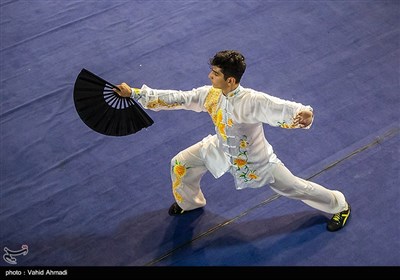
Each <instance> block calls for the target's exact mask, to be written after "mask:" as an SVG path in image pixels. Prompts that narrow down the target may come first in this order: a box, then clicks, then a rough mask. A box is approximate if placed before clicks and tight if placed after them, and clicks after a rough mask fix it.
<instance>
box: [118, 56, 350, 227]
mask: <svg viewBox="0 0 400 280" xmlns="http://www.w3.org/2000/svg"><path fill="white" fill-rule="evenodd" d="M210 66H211V72H210V73H209V75H208V77H209V79H210V80H211V84H212V86H203V87H199V88H196V89H193V90H191V91H177V90H157V89H152V88H150V87H148V86H146V85H143V86H142V88H141V89H138V88H131V87H130V86H129V85H128V84H126V83H122V84H120V85H118V89H115V92H117V93H118V94H119V95H120V96H123V97H131V98H134V99H135V100H137V101H138V102H140V103H141V104H142V105H143V107H145V108H147V109H151V110H154V111H158V110H174V109H186V110H193V111H196V112H202V111H204V112H208V113H209V114H210V116H211V118H212V120H213V123H214V125H215V131H216V134H215V135H213V136H211V135H209V136H207V137H206V138H204V139H203V140H201V141H200V142H198V143H197V144H194V145H193V146H191V147H189V148H187V149H185V150H183V151H181V152H180V153H178V154H177V155H176V156H175V157H174V158H173V159H172V160H171V179H172V192H173V195H174V197H175V203H173V204H172V205H171V207H170V208H169V214H170V215H181V214H183V213H185V212H187V211H190V210H193V209H196V208H200V207H203V206H205V205H206V199H205V197H204V195H203V193H202V191H201V188H200V180H201V178H202V177H203V175H204V174H205V173H206V172H207V171H209V172H211V173H212V175H213V176H214V177H215V178H218V177H220V176H222V175H223V174H224V173H225V172H228V171H229V172H230V173H231V174H232V175H233V177H234V181H235V187H236V189H243V188H249V187H250V188H258V187H262V186H265V185H267V184H268V185H269V186H270V187H271V188H272V189H273V190H274V191H275V192H277V193H279V194H281V195H283V196H286V197H289V198H293V199H298V200H301V201H303V202H304V203H306V204H307V205H309V206H311V207H313V208H315V209H318V210H321V211H324V212H326V213H331V214H334V215H333V217H332V219H331V220H329V221H328V224H327V229H328V230H329V231H337V230H339V229H341V228H343V227H344V225H345V224H346V221H347V219H348V217H349V215H350V205H349V204H348V203H347V202H346V199H345V197H344V195H343V194H342V193H341V192H339V191H336V190H329V189H326V188H325V187H323V186H321V185H318V184H316V183H313V182H310V181H307V180H304V179H301V178H299V177H296V176H294V175H293V174H292V173H291V172H290V171H289V170H288V169H287V168H286V167H285V166H284V165H283V163H282V162H281V161H280V160H279V159H278V158H277V156H276V155H275V153H274V152H273V149H272V146H271V145H270V144H269V143H268V141H267V140H266V138H265V135H264V130H263V123H267V124H269V125H271V126H279V127H282V128H288V129H293V128H303V129H308V128H310V126H311V124H312V122H313V118H314V115H313V110H312V108H311V107H310V106H304V105H302V104H300V103H295V102H291V101H287V100H282V99H279V98H276V97H273V96H270V95H268V94H265V93H262V92H258V91H255V90H253V89H248V88H244V87H242V86H241V85H240V79H241V77H242V75H243V73H244V72H245V70H246V62H245V58H244V57H243V55H242V54H241V53H239V52H237V51H232V50H225V51H220V52H218V53H217V54H215V56H214V57H213V58H211V59H210Z"/></svg>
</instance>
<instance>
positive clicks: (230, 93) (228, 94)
mask: <svg viewBox="0 0 400 280" xmlns="http://www.w3.org/2000/svg"><path fill="white" fill-rule="evenodd" d="M241 89H242V86H241V85H239V86H238V87H237V88H236V89H234V90H232V91H230V92H228V93H227V94H226V98H233V97H235V96H236V94H238V93H239V91H240V90H241Z"/></svg>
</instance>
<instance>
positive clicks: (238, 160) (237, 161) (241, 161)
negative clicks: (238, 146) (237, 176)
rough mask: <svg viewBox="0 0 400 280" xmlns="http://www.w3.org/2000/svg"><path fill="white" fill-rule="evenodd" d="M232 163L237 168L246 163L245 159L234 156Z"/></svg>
mask: <svg viewBox="0 0 400 280" xmlns="http://www.w3.org/2000/svg"><path fill="white" fill-rule="evenodd" d="M233 164H234V165H236V166H237V167H238V169H240V168H242V167H243V166H245V165H246V164H247V160H245V159H242V158H235V159H234V161H233Z"/></svg>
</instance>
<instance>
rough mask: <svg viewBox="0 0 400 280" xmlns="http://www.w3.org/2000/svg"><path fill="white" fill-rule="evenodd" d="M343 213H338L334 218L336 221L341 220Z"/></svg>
mask: <svg viewBox="0 0 400 280" xmlns="http://www.w3.org/2000/svg"><path fill="white" fill-rule="evenodd" d="M340 214H341V213H336V214H335V215H334V216H333V217H332V220H334V221H336V222H340V218H342V216H341V215H340Z"/></svg>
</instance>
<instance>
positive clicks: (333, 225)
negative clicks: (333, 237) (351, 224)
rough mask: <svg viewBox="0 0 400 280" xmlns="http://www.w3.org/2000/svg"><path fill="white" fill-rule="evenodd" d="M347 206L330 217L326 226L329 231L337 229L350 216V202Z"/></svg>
mask: <svg viewBox="0 0 400 280" xmlns="http://www.w3.org/2000/svg"><path fill="white" fill-rule="evenodd" d="M348 207H349V208H348V209H347V210H345V211H342V212H340V213H336V214H335V215H333V217H332V219H330V220H329V222H328V224H327V227H326V228H327V229H328V230H329V231H337V230H339V229H341V228H343V227H344V225H345V224H346V221H347V219H348V218H349V217H350V212H351V208H350V204H349V205H348Z"/></svg>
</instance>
